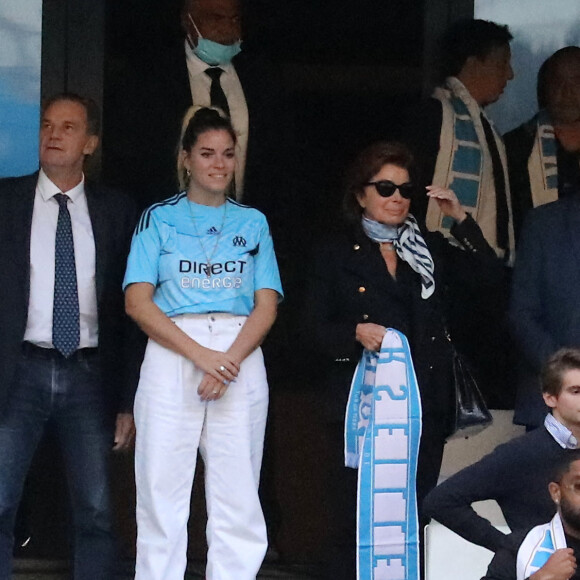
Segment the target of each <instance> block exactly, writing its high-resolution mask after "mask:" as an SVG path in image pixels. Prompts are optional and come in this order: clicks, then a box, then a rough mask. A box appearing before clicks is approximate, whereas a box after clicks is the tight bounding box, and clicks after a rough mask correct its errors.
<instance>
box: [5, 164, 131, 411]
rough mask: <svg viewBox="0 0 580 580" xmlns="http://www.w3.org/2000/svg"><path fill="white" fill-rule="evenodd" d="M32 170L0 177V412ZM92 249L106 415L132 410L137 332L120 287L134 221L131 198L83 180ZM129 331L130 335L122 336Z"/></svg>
mask: <svg viewBox="0 0 580 580" xmlns="http://www.w3.org/2000/svg"><path fill="white" fill-rule="evenodd" d="M37 180H38V173H34V174H32V175H27V176H25V177H16V178H7V179H2V180H0V215H1V216H2V222H1V223H0V264H2V270H1V273H0V328H1V329H2V331H1V332H0V352H1V353H2V356H1V357H0V412H1V411H2V409H3V408H4V406H5V405H6V402H7V400H8V399H9V398H10V394H11V390H12V384H13V382H12V381H13V377H14V373H15V370H16V365H17V362H18V360H19V357H20V354H21V352H22V342H23V339H24V332H25V330H26V321H27V316H28V299H29V294H30V228H31V223H32V211H33V206H34V196H35V190H36V183H37ZM85 191H86V197H87V204H88V207H89V214H90V217H91V223H92V226H93V235H94V238H95V249H96V276H95V278H96V286H97V288H96V289H97V308H98V323H99V353H100V361H101V365H102V383H103V390H104V393H105V395H106V398H107V401H108V402H109V403H110V409H111V412H112V413H116V412H120V411H126V412H132V408H133V397H134V393H135V389H136V386H137V379H138V367H139V364H140V361H139V356H140V354H141V353H140V350H139V349H138V348H137V344H138V343H139V340H137V341H136V340H135V339H137V337H140V335H139V331H137V329H136V327H135V326H134V325H133V323H132V322H130V321H129V320H128V318H127V316H126V315H125V308H124V297H123V292H122V289H121V284H122V280H123V276H124V273H125V266H126V260H127V254H128V251H129V245H130V241H131V235H132V232H133V228H134V225H135V223H136V217H137V216H136V213H135V209H134V207H133V204H132V202H131V201H130V200H129V199H128V198H126V197H125V196H123V195H122V194H120V193H116V192H112V191H110V190H107V189H104V188H102V187H99V186H97V185H94V184H91V183H85ZM128 334H130V335H131V337H130V338H127V335H128Z"/></svg>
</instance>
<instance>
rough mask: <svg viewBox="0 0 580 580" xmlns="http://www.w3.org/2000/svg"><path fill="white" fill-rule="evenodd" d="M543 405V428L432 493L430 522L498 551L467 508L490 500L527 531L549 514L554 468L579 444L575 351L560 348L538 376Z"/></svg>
mask: <svg viewBox="0 0 580 580" xmlns="http://www.w3.org/2000/svg"><path fill="white" fill-rule="evenodd" d="M542 389H543V395H544V400H545V401H546V404H547V405H548V406H549V407H550V409H551V411H552V413H551V414H548V415H547V416H546V417H545V420H544V426H543V427H542V428H540V429H536V430H535V431H532V432H531V433H527V434H526V435H523V436H521V437H518V438H517V439H512V440H511V441H509V442H507V443H505V444H503V445H500V446H499V447H497V448H496V449H495V450H494V451H493V452H492V453H490V454H489V455H487V456H486V457H484V458H483V459H481V460H480V461H478V462H477V463H474V464H473V465H470V466H468V467H466V468H465V469H462V470H461V471H460V472H459V473H456V474H455V475H453V476H452V477H450V478H449V479H447V480H446V481H444V482H443V483H442V484H440V485H438V486H437V487H436V488H435V489H433V490H432V491H431V492H430V493H429V494H428V495H427V497H426V498H425V501H424V502H423V511H424V513H425V515H426V516H428V517H431V518H435V519H436V520H437V521H438V522H440V523H442V524H444V525H445V526H447V527H448V528H449V529H451V530H453V531H454V532H456V533H457V534H459V535H460V536H462V537H463V538H465V539H466V540H468V541H470V542H473V543H474V544H478V545H480V546H483V547H485V548H487V549H489V550H492V551H494V552H495V551H497V550H499V549H500V548H502V547H505V546H506V545H507V543H508V540H507V537H506V536H505V535H504V534H503V533H502V532H501V531H500V530H498V529H497V528H495V527H494V526H492V525H491V523H490V522H489V521H488V520H486V519H485V518H483V517H482V516H480V515H478V514H477V512H476V511H475V510H474V509H473V508H472V507H471V504H472V503H473V502H476V501H483V500H488V499H493V500H495V501H497V503H498V504H499V506H500V508H501V510H502V512H503V515H504V517H505V519H506V522H507V524H508V526H509V527H510V529H512V530H519V529H529V528H530V527H531V526H535V525H537V524H540V523H544V522H546V521H547V520H549V519H550V518H551V517H552V516H553V515H554V504H553V503H552V501H551V500H550V497H549V495H548V491H547V489H548V482H549V481H550V479H549V478H550V477H551V475H552V471H553V469H554V466H555V465H556V464H557V463H559V462H560V461H562V460H563V459H565V458H567V457H569V456H570V454H572V453H576V451H571V450H572V449H574V450H575V449H577V446H578V441H579V440H580V416H579V415H578V408H579V407H580V405H579V402H578V401H576V399H580V395H579V394H580V349H562V350H560V351H558V352H557V353H556V354H554V356H552V357H551V358H550V360H549V361H548V363H547V364H546V366H545V367H544V369H543V372H542Z"/></svg>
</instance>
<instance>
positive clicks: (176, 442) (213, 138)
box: [124, 108, 282, 580]
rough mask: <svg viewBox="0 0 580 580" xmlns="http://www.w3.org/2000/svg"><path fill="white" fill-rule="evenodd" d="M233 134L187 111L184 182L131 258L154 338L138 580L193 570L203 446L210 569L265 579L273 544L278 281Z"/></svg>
mask: <svg viewBox="0 0 580 580" xmlns="http://www.w3.org/2000/svg"><path fill="white" fill-rule="evenodd" d="M235 140H236V136H235V133H234V131H233V129H232V126H231V123H230V121H229V120H228V119H225V118H223V117H221V116H220V114H219V113H218V112H217V111H216V110H215V109H208V108H201V109H200V108H193V109H192V110H190V112H188V115H186V118H185V119H184V130H183V131H182V139H181V144H180V152H179V158H178V172H179V175H180V180H182V181H183V183H184V186H185V189H186V190H185V191H183V192H182V193H180V194H178V195H176V196H174V197H172V198H170V199H167V200H165V201H163V202H161V203H158V204H155V205H153V206H151V207H150V208H149V209H148V210H146V211H145V213H144V214H143V216H142V218H141V220H140V222H139V224H138V226H137V229H136V231H135V236H134V238H133V244H132V247H131V253H130V256H129V260H128V265H127V273H126V275H125V282H124V287H125V295H126V308H127V312H128V314H129V315H130V316H131V317H132V318H133V319H134V320H135V321H136V322H137V323H138V324H139V326H140V327H141V328H142V329H143V330H144V331H145V333H146V334H147V335H148V336H149V342H148V345H147V351H146V354H145V360H144V362H143V365H142V367H141V378H140V382H139V388H138V390H137V396H136V399H135V422H136V425H137V440H136V454H135V473H136V483H137V525H138V536H137V564H136V576H135V577H136V579H137V580H177V579H182V578H183V577H184V574H185V569H186V565H187V557H186V551H187V520H188V518H189V505H190V495H191V488H192V484H193V476H194V471H195V462H196V456H197V451H198V449H199V451H200V453H201V456H202V458H203V460H204V464H205V488H206V489H205V491H206V498H207V499H206V501H207V511H208V525H207V540H208V546H209V550H208V561H207V569H206V578H207V579H208V580H234V579H235V580H250V579H255V577H256V574H257V573H258V570H259V568H260V564H261V562H262V559H263V557H264V554H265V552H266V548H267V539H266V527H265V524H264V518H263V515H262V510H261V507H260V503H259V500H258V482H259V474H260V463H261V459H262V447H263V438H264V428H265V424H266V413H267V406H268V385H267V382H266V373H265V370H264V362H263V358H262V353H261V350H260V348H259V346H260V344H261V342H262V341H263V339H264V337H265V336H266V334H267V332H268V330H269V329H270V327H271V326H272V324H273V322H274V319H275V318H276V307H277V303H278V300H279V299H280V297H281V296H282V288H281V285H280V276H279V273H278V267H277V264H276V258H275V255H274V250H273V246H272V239H271V237H270V233H269V228H268V224H267V222H266V218H265V217H264V216H263V215H262V214H261V213H260V212H259V211H257V210H255V209H252V208H249V207H246V206H242V205H240V204H238V203H236V202H235V201H232V200H231V199H229V198H228V196H227V193H228V190H229V187H230V185H231V183H232V179H233V175H234V167H235V155H234V147H235Z"/></svg>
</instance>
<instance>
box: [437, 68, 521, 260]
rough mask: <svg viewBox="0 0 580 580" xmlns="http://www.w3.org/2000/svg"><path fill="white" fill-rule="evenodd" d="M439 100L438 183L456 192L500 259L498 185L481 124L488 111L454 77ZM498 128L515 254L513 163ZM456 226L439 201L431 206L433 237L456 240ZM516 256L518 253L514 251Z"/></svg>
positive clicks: (441, 93) (495, 133) (439, 88)
mask: <svg viewBox="0 0 580 580" xmlns="http://www.w3.org/2000/svg"><path fill="white" fill-rule="evenodd" d="M433 97H434V98H436V99H438V100H439V101H441V107H442V122H441V134H440V138H439V153H438V154H437V161H436V163H435V173H434V174H433V183H434V184H435V185H439V186H441V187H447V188H450V189H452V190H453V191H454V192H455V195H457V199H458V200H459V203H461V205H462V206H463V207H464V208H465V210H466V211H467V212H469V213H470V214H471V215H472V217H473V219H474V220H475V221H476V222H477V224H478V225H479V227H480V228H481V231H482V232H483V235H484V237H485V239H486V240H487V241H488V242H489V244H490V246H492V247H493V248H494V249H495V250H496V253H497V254H498V255H499V256H503V250H502V249H501V248H499V247H498V245H497V231H496V230H497V224H496V215H497V213H496V199H495V182H494V178H493V163H492V160H491V154H490V152H489V148H488V146H487V140H486V138H485V130H484V128H483V125H482V122H481V115H482V114H484V113H483V112H482V109H481V108H480V106H479V105H478V104H477V102H476V101H475V99H474V98H473V97H472V96H471V94H470V93H469V91H468V90H467V89H466V87H465V86H464V85H463V83H461V81H460V80H459V79H457V78H455V77H448V78H447V79H446V81H445V86H444V87H438V88H436V89H435V91H434V93H433ZM490 126H491V128H492V131H493V134H494V139H495V144H496V147H497V150H498V153H499V156H500V160H501V164H502V167H503V170H504V180H505V186H506V197H507V200H506V201H507V204H508V212H509V216H510V219H509V229H508V235H509V249H510V250H513V249H514V232H513V225H512V219H511V215H512V209H511V197H510V192H509V180H508V174H507V158H506V154H505V147H504V144H503V141H502V139H501V137H500V136H499V134H498V133H497V131H496V130H495V129H494V128H493V124H491V123H490ZM453 223H454V220H453V219H452V218H450V217H448V216H445V215H444V214H443V212H442V211H441V209H440V208H439V206H438V204H437V203H436V201H435V200H434V199H430V200H429V203H428V205H427V216H426V225H427V229H429V230H430V231H440V232H442V233H443V234H444V235H445V236H447V237H450V229H451V226H452V225H453ZM510 255H513V251H510Z"/></svg>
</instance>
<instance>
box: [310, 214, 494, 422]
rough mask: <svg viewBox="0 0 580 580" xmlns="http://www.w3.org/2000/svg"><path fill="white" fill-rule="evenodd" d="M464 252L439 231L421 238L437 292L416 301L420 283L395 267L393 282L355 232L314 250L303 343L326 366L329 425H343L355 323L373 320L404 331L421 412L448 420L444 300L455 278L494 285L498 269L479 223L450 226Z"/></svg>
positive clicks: (404, 267) (356, 352)
mask: <svg viewBox="0 0 580 580" xmlns="http://www.w3.org/2000/svg"><path fill="white" fill-rule="evenodd" d="M454 235H455V236H456V237H457V238H458V239H459V240H461V241H462V242H464V245H465V247H466V248H467V249H466V250H461V249H459V248H457V247H453V246H452V245H451V244H449V243H448V242H447V241H446V240H445V239H444V238H443V236H442V235H441V234H439V233H429V234H426V236H425V239H426V242H427V244H428V246H429V249H430V251H431V254H432V256H433V259H434V261H435V275H436V290H435V293H434V294H433V295H432V296H431V297H430V298H428V299H426V300H425V299H423V298H421V280H420V277H419V275H418V274H416V273H415V272H413V271H412V270H411V268H410V267H409V266H408V264H406V263H405V262H399V266H398V269H397V281H396V282H395V281H394V280H393V278H392V277H391V276H390V275H389V273H388V271H387V268H386V265H385V262H384V260H383V258H382V256H381V254H380V250H379V246H378V244H376V243H374V242H372V241H371V240H370V239H369V238H368V237H367V236H366V235H365V234H364V233H363V232H362V230H361V229H360V227H354V228H351V229H345V230H344V231H343V232H341V233H340V234H338V235H336V236H334V237H332V238H330V239H328V240H326V241H325V242H324V243H322V244H321V246H320V247H319V248H318V249H317V250H316V251H315V252H314V259H313V264H312V268H311V272H310V277H309V286H308V290H307V294H306V301H305V302H306V312H305V340H307V341H308V344H309V346H310V347H311V348H312V349H313V350H315V351H316V352H317V353H318V354H319V357H320V359H321V360H320V363H321V364H323V365H325V369H326V373H325V374H326V377H327V380H326V381H325V382H326V383H327V387H328V389H329V391H328V397H327V409H326V410H327V412H328V418H329V419H330V420H342V419H343V418H344V411H345V408H346V401H347V397H348V392H349V387H350V382H351V379H352V375H353V373H354V369H355V367H356V365H357V363H358V361H359V359H360V356H361V353H362V345H360V343H358V342H357V341H356V339H355V331H356V326H357V324H358V323H363V322H373V323H375V324H380V325H383V326H385V327H391V328H395V329H397V330H399V331H401V332H403V333H404V334H405V335H406V336H407V338H408V339H409V344H410V346H411V353H412V356H413V362H414V365H415V371H416V373H417V378H418V383H419V389H420V392H421V398H422V405H423V413H424V414H425V413H429V414H433V415H438V416H440V418H441V420H442V421H445V420H446V418H447V416H448V414H449V412H450V411H451V409H452V408H453V406H452V392H451V386H452V384H451V380H450V379H451V378H450V372H451V367H450V361H451V356H450V347H449V344H448V341H447V339H446V338H445V332H444V324H443V314H444V312H443V310H444V305H443V303H442V301H443V298H444V295H445V287H446V286H447V284H449V283H451V282H452V281H456V282H457V283H460V284H462V283H466V284H471V283H474V284H482V285H484V286H485V285H491V286H492V285H494V284H495V283H496V279H497V276H498V272H499V273H500V272H501V264H499V261H498V260H497V259H496V257H495V253H494V252H493V250H492V249H491V247H490V246H489V245H488V244H487V242H486V241H485V239H484V238H483V235H482V234H481V230H480V229H479V227H478V226H477V224H476V223H475V222H474V221H473V220H472V219H471V218H467V219H466V220H465V221H464V222H463V224H461V225H456V226H455V227H454Z"/></svg>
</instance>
